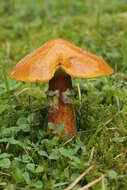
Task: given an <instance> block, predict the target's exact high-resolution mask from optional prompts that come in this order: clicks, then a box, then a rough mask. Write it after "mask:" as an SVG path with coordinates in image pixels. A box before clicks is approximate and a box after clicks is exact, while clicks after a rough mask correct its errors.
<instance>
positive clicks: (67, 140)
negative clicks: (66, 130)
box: [63, 136, 75, 146]
mask: <svg viewBox="0 0 127 190" xmlns="http://www.w3.org/2000/svg"><path fill="white" fill-rule="evenodd" d="M74 137H75V136H73V137H71V138H70V139H69V140H67V141H66V142H65V143H64V144H63V146H65V145H66V144H68V143H69V142H71V141H72V140H73V138H74Z"/></svg>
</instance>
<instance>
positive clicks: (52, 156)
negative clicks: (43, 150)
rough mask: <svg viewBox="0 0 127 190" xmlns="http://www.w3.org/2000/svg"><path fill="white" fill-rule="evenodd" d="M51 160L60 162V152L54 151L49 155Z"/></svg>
mask: <svg viewBox="0 0 127 190" xmlns="http://www.w3.org/2000/svg"><path fill="white" fill-rule="evenodd" d="M49 159H50V160H58V159H59V154H58V152H56V151H54V152H52V153H51V154H50V155H49Z"/></svg>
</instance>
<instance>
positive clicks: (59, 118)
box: [48, 69, 75, 136]
mask: <svg viewBox="0 0 127 190" xmlns="http://www.w3.org/2000/svg"><path fill="white" fill-rule="evenodd" d="M71 92H72V81H71V77H70V76H69V75H68V74H66V73H65V72H64V71H62V70H60V69H59V70H58V71H56V73H55V75H54V77H53V78H52V79H51V80H50V81H49V93H50V95H51V96H52V97H51V96H50V95H49V96H48V102H49V104H50V105H49V108H48V122H52V123H54V125H55V127H58V126H59V124H63V125H64V133H65V134H67V135H68V136H72V135H73V134H74V132H75V118H74V108H73V101H72V98H73V97H72V95H71ZM58 93H59V95H58Z"/></svg>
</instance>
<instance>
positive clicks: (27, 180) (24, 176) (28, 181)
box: [23, 172, 31, 185]
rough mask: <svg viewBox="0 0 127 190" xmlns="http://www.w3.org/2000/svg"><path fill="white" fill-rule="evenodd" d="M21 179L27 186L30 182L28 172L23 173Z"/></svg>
mask: <svg viewBox="0 0 127 190" xmlns="http://www.w3.org/2000/svg"><path fill="white" fill-rule="evenodd" d="M23 178H24V181H25V182H26V183H27V184H28V185H29V184H30V182H31V181H30V176H29V173H28V172H24V173H23Z"/></svg>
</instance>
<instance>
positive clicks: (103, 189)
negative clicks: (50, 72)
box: [0, 0, 127, 190]
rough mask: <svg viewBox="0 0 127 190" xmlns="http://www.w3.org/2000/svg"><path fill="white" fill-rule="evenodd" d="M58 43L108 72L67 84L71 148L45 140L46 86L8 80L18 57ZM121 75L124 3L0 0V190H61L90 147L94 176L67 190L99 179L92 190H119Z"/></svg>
mask: <svg viewBox="0 0 127 190" xmlns="http://www.w3.org/2000/svg"><path fill="white" fill-rule="evenodd" d="M58 37H60V38H65V39H68V40H70V41H72V42H73V43H74V44H76V45H78V46H80V47H81V48H84V49H86V50H88V51H91V52H93V53H95V54H97V55H99V56H102V57H103V58H104V59H105V60H106V61H107V62H108V63H109V64H110V65H111V66H112V67H113V68H114V71H115V73H114V74H113V75H112V76H109V77H103V78H99V79H95V80H87V81H85V80H78V79H74V80H73V87H74V90H75V92H76V94H77V95H76V97H75V110H76V111H75V112H76V113H75V115H76V128H77V132H76V135H75V136H74V137H73V138H72V139H70V140H68V138H67V137H62V138H60V139H59V137H58V136H57V135H55V134H49V133H48V132H47V99H46V95H45V91H46V90H47V85H41V84H29V83H27V84H26V83H21V82H15V81H11V80H9V78H8V72H9V71H10V70H11V69H12V68H13V66H14V65H15V64H16V63H17V62H18V61H19V60H20V59H21V58H22V57H24V56H25V55H26V54H28V53H29V52H31V51H32V50H34V49H35V48H37V47H39V46H40V45H42V44H43V43H45V42H47V41H48V40H51V39H53V38H58ZM126 70H127V1H126V0H112V1H108V0H36V1H34V0H6V1H5V0H0V189H4V190H14V189H16V190H20V189H25V190H29V189H31V190H32V189H43V190H64V189H65V187H66V186H68V185H69V184H70V183H71V181H73V180H74V179H75V178H76V177H77V176H78V175H79V174H81V173H82V172H83V171H84V170H85V169H86V168H87V167H88V161H89V156H90V152H91V148H92V147H94V148H95V153H94V158H93V161H92V164H93V165H94V169H93V170H92V171H91V172H90V173H89V174H88V175H87V176H86V177H85V178H83V180H82V181H81V182H80V183H79V184H78V185H77V186H76V187H75V188H74V189H75V190H77V189H78V188H80V187H81V186H83V185H85V184H87V183H89V182H90V181H92V180H94V179H95V178H97V177H99V176H101V175H102V174H106V179H105V181H104V183H103V184H102V183H99V184H97V185H94V186H93V187H92V188H91V189H92V190H120V189H121V190H126V187H127V148H126V147H127V72H126ZM77 84H80V88H81V93H82V101H81V102H80V100H79V97H78V90H77ZM55 133H57V131H56V132H55Z"/></svg>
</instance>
